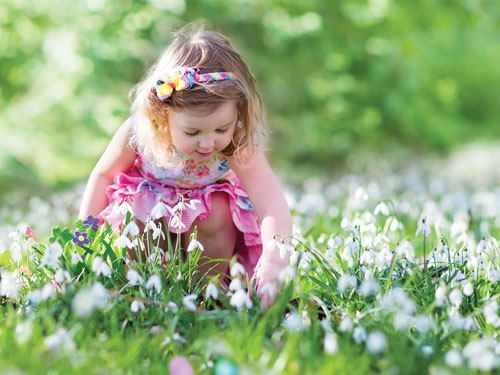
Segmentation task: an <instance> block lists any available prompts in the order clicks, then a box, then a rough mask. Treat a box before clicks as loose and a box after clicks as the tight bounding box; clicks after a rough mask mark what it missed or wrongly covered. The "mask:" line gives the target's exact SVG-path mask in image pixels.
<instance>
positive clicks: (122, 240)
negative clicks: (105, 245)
mask: <svg viewBox="0 0 500 375" xmlns="http://www.w3.org/2000/svg"><path fill="white" fill-rule="evenodd" d="M114 246H116V247H126V248H129V249H131V248H132V247H134V243H133V242H132V241H130V240H129V238H128V237H127V236H126V235H124V234H122V235H121V236H120V237H118V238H117V239H116V240H115V242H114Z"/></svg>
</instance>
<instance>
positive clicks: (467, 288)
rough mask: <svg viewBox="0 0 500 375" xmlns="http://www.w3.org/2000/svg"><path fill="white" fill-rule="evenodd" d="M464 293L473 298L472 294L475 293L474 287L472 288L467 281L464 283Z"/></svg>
mask: <svg viewBox="0 0 500 375" xmlns="http://www.w3.org/2000/svg"><path fill="white" fill-rule="evenodd" d="M462 291H463V293H464V294H465V295H466V296H467V297H470V296H472V294H473V293H474V287H473V286H472V283H471V282H470V281H469V280H466V281H465V282H464V283H463V287H462Z"/></svg>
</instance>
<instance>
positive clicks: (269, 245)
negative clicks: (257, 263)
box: [263, 238, 280, 252]
mask: <svg viewBox="0 0 500 375" xmlns="http://www.w3.org/2000/svg"><path fill="white" fill-rule="evenodd" d="M279 248H280V242H279V241H278V240H277V239H276V238H273V239H272V240H269V241H267V242H266V243H265V244H264V247H263V251H265V252H267V251H271V252H272V251H275V250H278V249H279Z"/></svg>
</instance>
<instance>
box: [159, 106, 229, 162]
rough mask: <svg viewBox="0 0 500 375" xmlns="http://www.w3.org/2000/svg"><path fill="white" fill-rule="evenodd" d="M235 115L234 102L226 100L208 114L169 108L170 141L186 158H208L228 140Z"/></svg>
mask: <svg viewBox="0 0 500 375" xmlns="http://www.w3.org/2000/svg"><path fill="white" fill-rule="evenodd" d="M237 117H238V110H237V108H236V102H235V101H227V102H226V103H224V104H221V105H220V106H219V107H217V108H216V109H215V110H214V111H213V112H211V113H207V112H206V111H197V110H196V109H191V110H180V111H170V112H169V114H168V122H169V126H170V135H171V137H172V143H173V144H174V147H175V148H176V149H177V150H178V151H180V152H181V153H183V154H184V155H186V156H187V157H189V158H192V159H194V160H196V161H208V160H210V158H211V157H213V156H214V155H215V154H216V153H218V152H220V151H222V150H224V149H225V148H226V147H227V146H228V145H229V144H230V143H231V139H232V138H233V134H234V127H235V126H236V121H237Z"/></svg>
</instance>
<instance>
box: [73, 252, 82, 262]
mask: <svg viewBox="0 0 500 375" xmlns="http://www.w3.org/2000/svg"><path fill="white" fill-rule="evenodd" d="M78 262H82V263H83V258H82V257H81V255H80V254H78V253H73V255H72V256H71V263H72V264H76V263H78Z"/></svg>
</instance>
